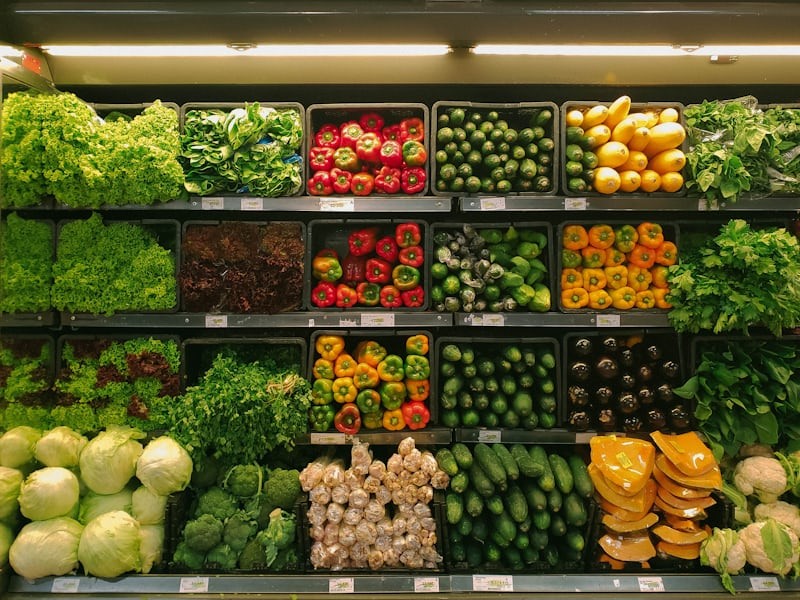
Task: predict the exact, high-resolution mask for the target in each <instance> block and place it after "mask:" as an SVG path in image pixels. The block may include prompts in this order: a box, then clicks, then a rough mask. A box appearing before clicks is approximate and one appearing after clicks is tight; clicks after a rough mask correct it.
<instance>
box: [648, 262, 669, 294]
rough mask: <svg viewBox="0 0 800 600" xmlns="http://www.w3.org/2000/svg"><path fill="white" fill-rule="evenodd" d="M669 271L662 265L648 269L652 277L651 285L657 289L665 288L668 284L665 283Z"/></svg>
mask: <svg viewBox="0 0 800 600" xmlns="http://www.w3.org/2000/svg"><path fill="white" fill-rule="evenodd" d="M668 272H669V269H667V267H665V266H662V265H656V266H655V267H653V268H652V269H650V275H652V276H653V285H654V286H656V287H657V288H665V289H666V288H667V287H669V284H668V283H667V273H668Z"/></svg>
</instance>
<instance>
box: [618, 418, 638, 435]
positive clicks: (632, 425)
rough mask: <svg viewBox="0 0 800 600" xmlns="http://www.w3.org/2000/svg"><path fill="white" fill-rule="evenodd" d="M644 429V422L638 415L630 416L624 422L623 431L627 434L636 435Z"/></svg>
mask: <svg viewBox="0 0 800 600" xmlns="http://www.w3.org/2000/svg"><path fill="white" fill-rule="evenodd" d="M641 428H642V420H641V419H640V418H639V417H638V415H628V416H627V417H625V419H623V421H622V429H623V430H624V431H625V432H626V433H636V432H637V431H639V430H640V429H641Z"/></svg>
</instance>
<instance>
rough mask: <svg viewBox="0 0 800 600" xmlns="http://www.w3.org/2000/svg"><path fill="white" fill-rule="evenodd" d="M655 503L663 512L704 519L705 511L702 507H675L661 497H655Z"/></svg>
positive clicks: (687, 517)
mask: <svg viewBox="0 0 800 600" xmlns="http://www.w3.org/2000/svg"><path fill="white" fill-rule="evenodd" d="M655 504H656V506H657V507H658V508H660V509H661V510H662V511H663V512H664V513H666V514H668V515H674V516H676V517H681V518H682V519H705V518H706V511H704V510H703V509H702V508H677V507H675V506H672V505H671V504H667V503H666V502H664V501H663V500H662V499H661V498H658V497H656V500H655Z"/></svg>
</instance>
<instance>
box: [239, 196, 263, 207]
mask: <svg viewBox="0 0 800 600" xmlns="http://www.w3.org/2000/svg"><path fill="white" fill-rule="evenodd" d="M241 208H242V210H264V199H263V198H242V204H241Z"/></svg>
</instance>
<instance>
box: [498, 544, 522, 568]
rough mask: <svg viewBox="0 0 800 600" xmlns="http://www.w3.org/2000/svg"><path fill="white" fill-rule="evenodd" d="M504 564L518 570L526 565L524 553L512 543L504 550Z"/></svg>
mask: <svg viewBox="0 0 800 600" xmlns="http://www.w3.org/2000/svg"><path fill="white" fill-rule="evenodd" d="M503 565H504V566H505V567H507V568H509V569H513V570H516V571H518V570H519V569H522V568H523V567H524V565H523V563H522V554H520V551H519V550H518V549H517V548H516V546H513V545H511V546H509V547H508V548H506V549H505V550H503Z"/></svg>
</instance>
